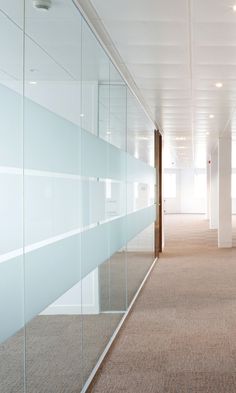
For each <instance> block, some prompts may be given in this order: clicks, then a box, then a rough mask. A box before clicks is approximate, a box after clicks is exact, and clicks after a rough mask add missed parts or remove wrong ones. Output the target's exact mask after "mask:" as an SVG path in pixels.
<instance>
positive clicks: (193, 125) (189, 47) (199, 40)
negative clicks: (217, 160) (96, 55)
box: [86, 0, 236, 165]
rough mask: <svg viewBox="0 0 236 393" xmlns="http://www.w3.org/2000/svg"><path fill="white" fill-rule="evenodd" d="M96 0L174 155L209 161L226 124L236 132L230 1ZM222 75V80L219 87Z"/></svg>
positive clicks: (235, 49)
mask: <svg viewBox="0 0 236 393" xmlns="http://www.w3.org/2000/svg"><path fill="white" fill-rule="evenodd" d="M86 1H88V0H86ZM91 3H92V5H93V6H94V8H95V9H96V12H97V15H98V20H97V21H96V22H97V23H98V22H99V21H100V23H102V24H103V25H104V26H105V29H106V30H107V32H108V34H109V36H110V38H111V40H112V41H113V43H114V45H115V47H116V48H117V50H118V52H119V54H120V55H121V57H122V59H123V61H124V63H125V65H126V66H127V68H128V70H129V71H130V73H131V74H132V77H133V78H134V81H135V82H136V84H137V86H138V88H139V89H140V91H141V94H142V95H143V97H144V99H145V102H146V104H147V105H148V107H149V108H150V110H151V112H152V116H153V119H154V120H156V121H157V123H158V124H159V126H160V128H161V129H162V130H163V132H164V135H165V140H166V144H167V145H169V146H170V148H171V150H172V153H173V154H172V156H173V157H174V159H175V160H177V161H178V162H180V163H182V164H184V163H185V164H186V165H190V163H192V162H193V161H192V159H194V161H196V160H197V161H199V158H201V159H203V161H204V157H205V152H206V150H207V149H208V152H209V150H210V148H211V146H212V145H213V144H215V143H216V141H217V138H218V136H219V134H221V133H223V132H224V131H225V130H226V129H227V130H231V129H232V131H233V132H235V131H236V127H235V124H236V115H235V114H234V109H235V108H236V12H233V9H232V5H233V4H232V1H231V0H119V1H117V0H91ZM235 3H236V1H235ZM88 17H89V15H88ZM93 17H94V16H93ZM217 82H222V83H223V87H222V88H220V89H218V88H217V87H215V83H217ZM211 114H212V115H214V118H213V119H210V118H209V115H211ZM230 121H231V122H230ZM176 138H182V140H176ZM184 138H186V139H184ZM195 164H196V162H195Z"/></svg>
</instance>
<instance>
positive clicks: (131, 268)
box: [126, 224, 154, 305]
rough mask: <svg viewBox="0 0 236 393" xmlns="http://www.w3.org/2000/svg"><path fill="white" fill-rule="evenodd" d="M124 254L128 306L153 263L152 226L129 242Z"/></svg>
mask: <svg viewBox="0 0 236 393" xmlns="http://www.w3.org/2000/svg"><path fill="white" fill-rule="evenodd" d="M126 252H127V256H126V258H127V297H128V305H129V304H130V302H131V301H132V299H133V297H134V295H135V293H136V292H137V290H138V288H139V286H140V285H141V283H142V281H143V279H144V277H145V275H146V274H147V272H148V270H149V268H150V267H151V265H152V263H153V261H154V224H152V225H150V226H149V227H148V228H146V229H145V230H144V231H142V232H141V233H139V234H138V235H137V236H136V237H135V238H133V239H132V240H130V241H129V242H128V244H127V248H126Z"/></svg>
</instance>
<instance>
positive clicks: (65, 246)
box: [0, 0, 156, 393]
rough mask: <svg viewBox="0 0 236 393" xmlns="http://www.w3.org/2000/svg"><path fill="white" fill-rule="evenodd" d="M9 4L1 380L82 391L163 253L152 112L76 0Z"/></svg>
mask: <svg viewBox="0 0 236 393" xmlns="http://www.w3.org/2000/svg"><path fill="white" fill-rule="evenodd" d="M16 3H17V4H16ZM0 11H1V12H0V32H1V38H0V51H1V57H0V96H1V98H2V99H1V102H2V105H1V106H0V125H1V127H0V182H1V194H0V211H1V220H0V230H1V243H0V245H1V248H0V250H1V251H0V252H1V254H0V315H1V324H0V392H4V393H10V392H11V393H12V392H14V393H18V392H20V393H26V392H27V393H35V392H37V393H41V392H42V393H47V392H48V393H54V392H55V393H56V392H57V393H58V392H59V391H63V392H68V393H71V392H75V391H76V392H79V391H81V390H82V388H83V386H84V385H85V383H86V381H87V379H88V378H89V376H90V374H91V372H92V370H93V369H94V367H95V366H96V364H97V362H98V360H99V358H100V356H101V354H102V353H103V351H104V350H105V348H106V346H107V345H108V343H109V341H110V340H111V338H112V336H113V334H114V332H115V330H116V328H117V326H118V324H119V322H120V321H121V319H122V318H123V316H124V315H125V313H126V311H127V308H128V307H129V305H130V303H131V301H132V299H133V298H134V296H135V294H136V292H137V290H138V288H139V286H140V284H141V283H142V281H143V279H144V277H145V275H146V273H147V272H148V270H149V268H150V266H151V264H152V263H153V261H154V239H153V236H154V225H153V223H154V220H155V210H156V209H155V199H154V186H155V169H154V167H153V162H154V139H153V128H154V126H153V124H152V123H151V122H150V120H149V119H148V117H147V116H146V114H145V113H144V111H143V109H142V107H141V106H140V105H139V103H138V102H137V100H136V98H135V97H134V96H133V95H132V93H131V91H130V90H129V88H128V87H127V85H126V83H125V82H124V80H123V79H122V77H121V75H120V74H119V72H118V71H117V69H116V68H115V67H114V65H113V64H112V62H111V61H110V59H109V57H108V56H107V54H106V53H105V51H104V50H103V48H102V47H101V45H100V44H99V42H98V41H97V39H96V38H95V36H94V34H93V33H92V31H91V30H90V28H89V27H88V25H87V24H86V22H85V21H84V20H83V18H82V16H81V14H80V13H79V11H78V9H77V8H76V6H75V4H74V2H73V1H70V0H61V1H60V2H52V6H51V8H50V9H49V10H48V11H43V10H40V9H37V8H35V7H34V2H33V1H31V0H25V1H23V0H22V1H20V0H19V1H17V2H14V1H9V0H4V1H2V2H1V5H0Z"/></svg>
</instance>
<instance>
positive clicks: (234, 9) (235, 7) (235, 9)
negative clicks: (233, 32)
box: [232, 4, 236, 12]
mask: <svg viewBox="0 0 236 393" xmlns="http://www.w3.org/2000/svg"><path fill="white" fill-rule="evenodd" d="M232 8H233V11H234V12H236V4H235V5H233V7H232Z"/></svg>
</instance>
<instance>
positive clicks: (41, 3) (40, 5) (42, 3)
mask: <svg viewBox="0 0 236 393" xmlns="http://www.w3.org/2000/svg"><path fill="white" fill-rule="evenodd" d="M33 5H34V7H35V8H37V9H38V10H43V11H48V10H49V9H50V8H51V5H52V0H33Z"/></svg>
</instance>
